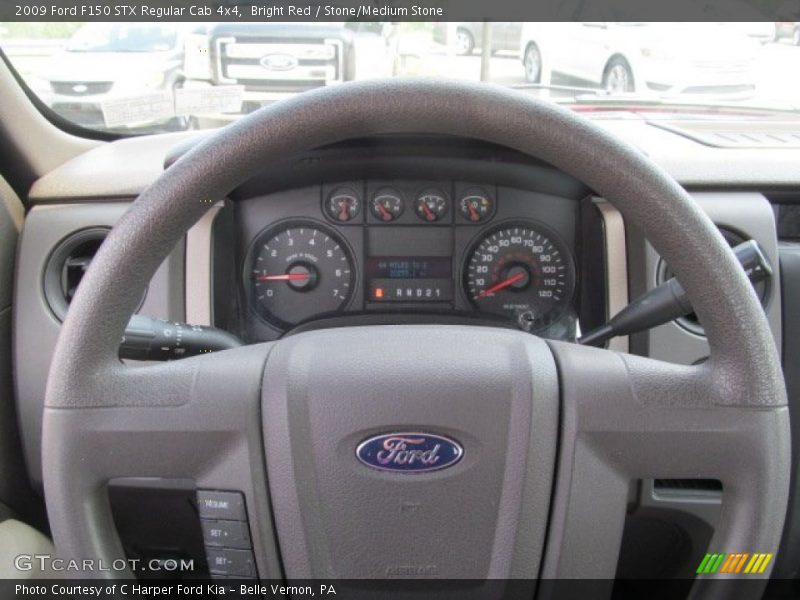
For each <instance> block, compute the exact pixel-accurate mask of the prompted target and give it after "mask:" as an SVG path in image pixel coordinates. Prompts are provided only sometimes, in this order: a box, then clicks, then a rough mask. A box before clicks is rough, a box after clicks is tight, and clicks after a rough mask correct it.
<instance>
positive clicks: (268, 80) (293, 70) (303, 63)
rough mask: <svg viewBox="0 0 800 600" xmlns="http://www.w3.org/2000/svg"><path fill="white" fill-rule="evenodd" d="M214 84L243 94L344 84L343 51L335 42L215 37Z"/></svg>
mask: <svg viewBox="0 0 800 600" xmlns="http://www.w3.org/2000/svg"><path fill="white" fill-rule="evenodd" d="M215 50H216V60H217V62H216V67H217V69H216V71H217V72H216V74H215V75H216V79H217V82H218V83H225V84H237V85H243V86H245V89H246V90H247V91H254V92H258V91H264V92H274V91H303V90H307V89H312V88H315V87H321V86H325V85H330V84H332V83H338V82H341V81H344V52H343V44H342V42H341V40H337V39H324V40H321V39H320V40H315V39H297V40H293V39H285V38H264V37H258V38H250V37H248V38H244V37H242V38H238V39H237V38H233V37H230V38H217V39H216V41H215Z"/></svg>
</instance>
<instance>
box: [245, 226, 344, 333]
mask: <svg viewBox="0 0 800 600" xmlns="http://www.w3.org/2000/svg"><path fill="white" fill-rule="evenodd" d="M246 264H247V270H246V272H245V278H246V281H245V285H246V286H247V288H248V289H249V291H250V299H251V303H252V305H253V307H254V308H255V310H256V312H257V313H258V314H259V315H261V316H262V317H264V318H265V319H267V320H268V321H270V322H272V323H274V324H275V325H277V326H279V327H282V328H285V327H286V326H287V325H293V324H296V323H299V322H301V321H304V320H306V319H309V318H311V317H313V316H315V315H318V314H323V313H329V312H334V311H336V310H338V309H340V308H341V307H342V306H344V305H345V304H346V303H347V301H348V300H349V299H350V295H351V292H352V289H353V261H352V258H351V255H350V252H349V250H348V249H347V246H346V245H345V243H344V242H343V241H342V240H341V239H340V238H339V237H338V236H337V235H336V234H334V233H333V232H332V231H329V230H328V229H327V228H324V227H322V226H320V225H317V224H315V223H305V222H294V223H291V222H290V223H285V224H283V225H279V226H277V227H275V228H271V229H267V230H265V231H263V232H262V233H260V234H259V235H258V237H257V238H256V240H255V241H254V242H253V245H252V247H251V248H250V252H249V255H248V259H247V263H246Z"/></svg>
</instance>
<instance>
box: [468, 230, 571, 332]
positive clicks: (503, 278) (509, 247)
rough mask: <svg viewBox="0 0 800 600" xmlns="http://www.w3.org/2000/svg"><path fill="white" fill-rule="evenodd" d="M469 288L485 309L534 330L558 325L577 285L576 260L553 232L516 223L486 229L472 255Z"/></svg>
mask: <svg viewBox="0 0 800 600" xmlns="http://www.w3.org/2000/svg"><path fill="white" fill-rule="evenodd" d="M464 270H465V273H464V284H465V288H466V289H465V292H466V294H467V296H468V298H469V299H470V301H471V302H472V304H473V305H474V306H475V308H477V309H478V310H480V311H483V312H489V313H494V314H497V315H501V316H504V317H508V318H509V319H511V320H513V321H514V322H515V323H516V324H517V325H518V326H519V327H520V328H522V329H525V330H528V331H531V330H535V329H539V328H541V327H544V326H547V325H549V324H551V323H553V322H554V321H555V320H556V319H557V318H558V317H559V316H560V315H561V314H562V313H563V311H564V308H566V306H568V305H569V302H570V300H571V299H572V294H573V291H574V287H575V271H574V266H573V263H572V258H571V256H570V254H569V251H568V250H567V248H566V246H565V245H564V243H563V242H561V240H560V239H559V238H558V237H557V236H556V235H555V234H554V233H552V232H550V231H548V230H546V229H545V228H543V227H542V226H540V225H534V224H532V223H519V224H517V223H512V224H505V225H501V226H500V227H497V228H494V229H492V230H490V231H489V232H488V233H485V234H483V235H482V236H481V238H480V239H479V240H478V241H477V242H476V243H475V245H474V246H473V249H472V251H471V253H470V254H469V255H468V256H467V260H466V264H465V269H464Z"/></svg>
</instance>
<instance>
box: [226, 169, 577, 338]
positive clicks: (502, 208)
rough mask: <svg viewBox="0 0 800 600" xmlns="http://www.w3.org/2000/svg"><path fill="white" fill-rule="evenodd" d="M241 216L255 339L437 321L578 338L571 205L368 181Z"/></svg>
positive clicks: (513, 192)
mask: <svg viewBox="0 0 800 600" xmlns="http://www.w3.org/2000/svg"><path fill="white" fill-rule="evenodd" d="M238 205H239V209H238V211H237V212H238V215H239V216H238V219H239V223H240V228H241V229H243V230H244V235H245V236H247V237H248V238H249V240H250V241H249V243H248V244H247V246H246V248H244V249H243V252H242V254H243V257H242V273H243V282H242V287H243V292H244V298H245V302H244V304H245V305H246V309H247V310H248V313H249V316H250V317H254V319H253V321H254V322H255V323H256V324H257V325H259V326H258V327H256V329H261V330H262V331H263V330H265V328H266V329H268V330H271V331H274V332H277V334H281V335H282V334H283V333H285V332H287V331H290V330H292V329H293V328H295V327H297V326H301V325H302V326H305V325H307V324H308V323H311V322H314V321H316V320H321V319H326V318H331V317H339V318H341V317H352V318H353V319H357V318H359V317H363V316H364V315H372V316H375V315H381V316H383V317H384V318H385V319H384V320H385V322H392V319H396V318H399V317H406V318H400V319H399V320H400V321H401V322H407V320H408V319H407V317H409V316H410V317H413V316H415V315H417V316H419V315H429V316H430V315H437V316H438V317H440V318H442V319H443V320H444V319H445V318H446V317H458V318H459V319H462V320H469V319H473V320H475V319H477V320H482V321H486V322H491V323H492V324H495V325H505V326H510V327H517V328H519V329H522V330H524V331H529V332H536V333H537V334H539V335H544V336H547V337H558V338H564V339H568V338H571V337H574V335H575V329H576V323H577V315H576V310H575V306H574V298H575V291H576V281H577V275H576V260H575V256H574V251H573V248H574V244H575V225H576V215H577V209H578V203H577V202H575V201H574V200H570V199H565V198H558V197H554V196H547V195H544V194H540V193H536V192H531V191H526V190H523V189H517V188H511V187H501V186H496V185H489V184H481V183H474V182H466V181H465V182H462V181H410V180H403V181H382V180H366V181H347V182H338V183H335V184H322V185H318V186H310V187H307V188H303V189H301V190H293V191H292V193H291V194H281V193H276V194H272V195H270V196H267V197H260V198H252V199H248V200H247V201H245V202H241V203H238ZM259 224H260V225H261V226H260V227H259V226H258V225H259ZM255 337H260V338H269V337H271V336H270V335H258V334H257V335H256V336H255Z"/></svg>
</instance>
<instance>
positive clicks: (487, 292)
mask: <svg viewBox="0 0 800 600" xmlns="http://www.w3.org/2000/svg"><path fill="white" fill-rule="evenodd" d="M524 278H525V273H524V272H522V271H521V272H519V273H517V274H516V275H512V276H511V277H507V278H505V279H503V281H501V282H500V283H496V284H495V285H493V286H492V287H490V288H488V289H485V290H483V291H482V292H481V293H480V294H478V298H485V297H486V296H489V295H490V294H494V293H495V292H499V291H500V290H504V289H505V288H507V287H508V286H510V285H514V284H515V283H517V282H518V281H519V280H520V279H524Z"/></svg>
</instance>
